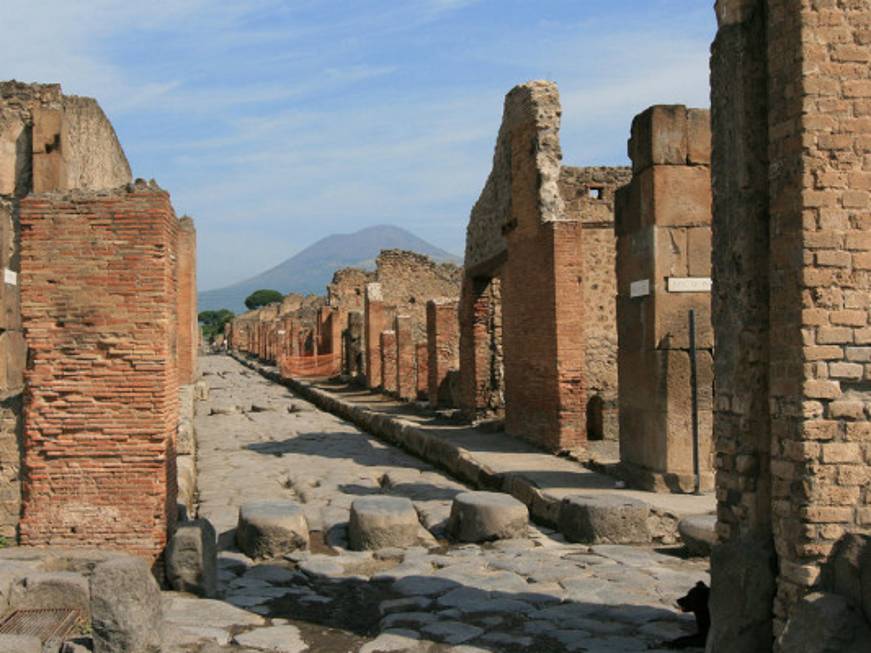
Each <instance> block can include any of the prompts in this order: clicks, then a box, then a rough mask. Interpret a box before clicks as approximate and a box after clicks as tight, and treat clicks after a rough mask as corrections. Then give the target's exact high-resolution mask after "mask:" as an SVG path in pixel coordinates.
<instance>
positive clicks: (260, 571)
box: [244, 565, 298, 585]
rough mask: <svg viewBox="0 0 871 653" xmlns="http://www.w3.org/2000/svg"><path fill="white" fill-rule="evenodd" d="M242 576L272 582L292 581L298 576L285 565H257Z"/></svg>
mask: <svg viewBox="0 0 871 653" xmlns="http://www.w3.org/2000/svg"><path fill="white" fill-rule="evenodd" d="M244 578H252V579H255V580H262V581H265V582H267V583H272V584H276V585H277V584H283V583H290V582H293V581H294V580H296V579H297V578H298V576H297V574H296V573H295V572H293V571H291V570H290V569H287V568H286V567H279V566H278V565H257V566H256V567H251V568H250V569H249V570H248V571H247V572H245V576H244Z"/></svg>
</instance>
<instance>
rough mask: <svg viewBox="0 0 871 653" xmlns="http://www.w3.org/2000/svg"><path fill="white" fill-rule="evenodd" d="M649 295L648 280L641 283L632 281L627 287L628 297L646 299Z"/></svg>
mask: <svg viewBox="0 0 871 653" xmlns="http://www.w3.org/2000/svg"><path fill="white" fill-rule="evenodd" d="M649 294H650V279H642V280H641V281H633V282H632V283H631V284H630V285H629V296H630V297H647V295H649Z"/></svg>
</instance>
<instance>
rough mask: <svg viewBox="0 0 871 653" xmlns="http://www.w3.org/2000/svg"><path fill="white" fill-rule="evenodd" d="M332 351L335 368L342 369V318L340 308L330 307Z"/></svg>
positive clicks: (335, 369)
mask: <svg viewBox="0 0 871 653" xmlns="http://www.w3.org/2000/svg"><path fill="white" fill-rule="evenodd" d="M329 320H330V352H332V354H333V370H334V373H336V374H339V373H340V372H341V371H342V320H341V315H340V313H339V309H337V308H332V309H330V317H329Z"/></svg>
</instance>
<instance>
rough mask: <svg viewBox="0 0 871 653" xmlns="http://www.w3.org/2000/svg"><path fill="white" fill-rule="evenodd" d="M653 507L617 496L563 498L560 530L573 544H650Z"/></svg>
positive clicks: (601, 495) (560, 512)
mask: <svg viewBox="0 0 871 653" xmlns="http://www.w3.org/2000/svg"><path fill="white" fill-rule="evenodd" d="M649 516H650V508H649V506H648V505H647V504H646V503H644V502H642V501H638V500H637V499H631V498H628V497H621V496H619V495H617V494H600V495H576V496H571V497H567V498H565V499H563V502H562V504H561V505H560V511H559V530H560V532H562V534H563V535H565V537H566V539H568V540H569V541H570V542H581V543H584V544H643V543H646V542H650V530H649V528H648V526H647V518H648V517H649Z"/></svg>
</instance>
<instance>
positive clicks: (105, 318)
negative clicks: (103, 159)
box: [20, 184, 178, 561]
mask: <svg viewBox="0 0 871 653" xmlns="http://www.w3.org/2000/svg"><path fill="white" fill-rule="evenodd" d="M21 226H22V234H23V237H22V241H21V281H22V284H21V289H22V293H21V314H22V323H23V327H24V331H25V333H26V336H27V342H28V346H29V351H30V355H29V364H28V368H27V371H26V375H25V377H26V383H27V388H28V392H27V395H26V405H25V421H24V447H25V459H24V463H25V469H26V473H25V478H24V497H25V500H24V508H23V511H22V520H21V526H20V531H21V542H22V543H23V544H28V545H49V544H61V545H68V544H76V545H98V546H103V547H107V548H121V549H125V550H127V551H130V552H132V553H136V554H138V555H141V556H144V557H147V558H148V559H150V560H152V561H156V560H157V558H158V557H159V556H160V554H161V553H162V551H163V547H164V546H165V544H166V539H167V533H168V532H169V531H171V529H172V528H173V525H174V521H175V518H176V470H175V451H174V446H175V436H176V428H177V425H178V368H177V358H176V347H177V341H176V339H177V323H176V284H177V278H176V273H177V269H176V266H175V263H174V258H175V254H176V252H175V248H176V243H177V230H178V220H177V219H176V217H175V215H174V213H173V210H172V206H171V205H170V201H169V195H168V194H167V193H165V192H163V191H162V190H160V189H159V188H157V187H155V186H147V185H145V184H138V185H137V186H136V187H135V188H127V187H124V188H122V189H120V190H116V191H105V192H101V193H95V192H73V193H70V194H60V193H55V194H47V195H31V196H28V197H27V198H25V199H23V200H22V202H21ZM109 243H111V246H109V247H107V244H109ZM59 280H62V283H59V282H58V281H59Z"/></svg>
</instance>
